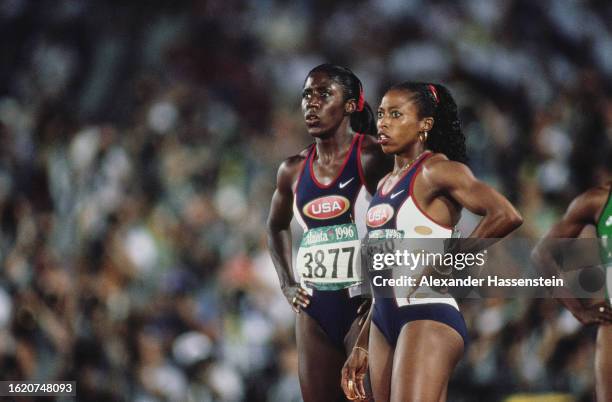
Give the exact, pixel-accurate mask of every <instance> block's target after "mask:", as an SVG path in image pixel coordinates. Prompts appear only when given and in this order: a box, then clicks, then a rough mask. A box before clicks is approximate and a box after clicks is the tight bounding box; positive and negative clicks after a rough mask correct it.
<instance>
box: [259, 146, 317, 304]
mask: <svg viewBox="0 0 612 402" xmlns="http://www.w3.org/2000/svg"><path fill="white" fill-rule="evenodd" d="M303 159H304V158H303V157H302V156H294V157H291V158H289V159H287V160H286V161H285V162H283V163H282V164H281V166H280V167H279V169H278V174H277V177H276V190H275V191H274V195H273V196H272V202H271V205H270V214H269V215H268V221H267V224H266V226H267V230H268V248H269V249H270V255H271V256H272V262H273V263H274V268H276V273H277V275H278V279H279V281H280V285H281V289H282V291H283V294H284V295H285V297H286V298H287V301H288V302H289V304H290V305H291V307H292V308H293V309H294V310H295V311H296V312H298V313H299V311H300V307H306V306H308V303H309V296H308V293H307V292H306V291H305V290H304V289H302V288H301V287H300V286H299V285H298V284H297V283H296V281H295V279H294V277H293V270H292V254H291V250H292V246H291V230H290V224H291V219H292V218H293V210H292V207H293V189H292V186H293V183H294V182H295V178H296V177H297V175H298V174H299V168H300V166H301V162H302V161H303Z"/></svg>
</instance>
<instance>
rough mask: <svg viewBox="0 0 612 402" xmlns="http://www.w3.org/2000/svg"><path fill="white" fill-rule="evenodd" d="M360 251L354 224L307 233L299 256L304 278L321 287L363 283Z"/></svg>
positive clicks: (300, 268)
mask: <svg viewBox="0 0 612 402" xmlns="http://www.w3.org/2000/svg"><path fill="white" fill-rule="evenodd" d="M358 250H359V239H358V237H357V228H356V227H355V225H354V224H345V225H334V226H326V227H321V228H315V229H311V230H309V231H307V232H306V233H304V236H303V238H302V243H301V245H300V249H299V251H298V255H297V267H298V271H299V274H300V277H301V278H303V279H308V280H309V281H311V282H321V283H334V282H346V281H354V280H359V270H358V269H357V264H359V260H360V254H359V252H358Z"/></svg>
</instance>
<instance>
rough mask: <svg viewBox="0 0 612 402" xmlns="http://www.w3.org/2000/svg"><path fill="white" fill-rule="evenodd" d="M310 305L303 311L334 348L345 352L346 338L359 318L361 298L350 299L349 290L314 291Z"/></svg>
mask: <svg viewBox="0 0 612 402" xmlns="http://www.w3.org/2000/svg"><path fill="white" fill-rule="evenodd" d="M312 291H313V294H312V296H311V297H310V304H309V305H308V307H306V308H305V309H303V310H304V311H305V312H306V313H307V314H308V315H309V316H310V317H312V318H313V319H314V320H315V321H316V322H317V323H318V324H319V325H320V326H321V328H323V331H324V332H325V333H326V334H327V336H328V337H329V339H330V340H331V342H332V343H333V344H334V346H336V347H338V348H339V349H341V350H344V337H345V336H346V334H347V333H348V332H349V330H350V329H351V325H353V322H354V321H355V319H356V318H357V309H359V306H360V305H361V303H362V302H363V299H362V298H361V297H350V296H349V292H348V289H340V290H317V289H312Z"/></svg>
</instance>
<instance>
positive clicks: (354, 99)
mask: <svg viewBox="0 0 612 402" xmlns="http://www.w3.org/2000/svg"><path fill="white" fill-rule="evenodd" d="M302 112H303V114H304V119H305V122H306V127H307V129H308V133H309V134H310V135H311V136H312V137H313V139H314V143H313V144H311V145H310V146H308V147H307V148H306V149H304V150H303V151H302V152H300V153H299V154H297V155H295V156H292V157H289V158H288V159H286V160H285V161H284V162H283V163H282V164H281V166H280V168H279V170H278V176H277V186H276V191H275V192H274V196H273V197H272V204H271V207H270V215H269V217H268V224H267V226H268V244H269V247H270V253H271V255H272V260H273V262H274V266H275V268H276V271H277V274H278V277H279V280H280V283H281V288H282V291H283V293H284V295H285V297H286V298H287V301H288V302H289V304H290V305H291V307H292V308H293V309H294V310H295V312H296V313H300V312H301V311H302V310H303V311H304V313H305V314H298V315H297V320H296V327H297V328H296V334H297V348H298V356H299V357H298V359H299V362H298V363H299V378H300V387H301V389H302V396H303V399H304V401H305V402H311V401H312V402H330V401H339V400H345V399H344V395H343V393H342V389H341V388H340V370H341V368H342V365H343V363H344V361H345V360H346V356H347V351H350V350H351V348H352V345H353V343H354V341H355V338H356V336H357V334H358V333H359V328H358V324H357V322H358V319H357V318H358V308H359V306H360V305H361V304H362V302H363V300H362V298H361V297H355V296H354V292H352V291H351V290H355V289H356V286H355V285H356V284H358V283H359V281H360V278H359V277H358V273H359V272H360V270H359V252H360V249H359V237H358V233H357V232H358V230H357V227H356V218H361V219H363V217H364V216H365V207H366V206H367V204H366V205H364V210H363V211H362V212H361V213H359V212H356V211H355V203H356V200H357V199H358V198H359V195H360V193H362V192H363V191H367V192H369V193H373V192H374V191H375V190H376V183H377V182H378V181H379V180H380V179H381V177H382V176H384V175H385V174H386V173H387V172H389V171H390V170H391V160H390V158H388V157H386V156H385V155H384V154H383V152H382V151H381V148H380V145H378V144H377V142H376V140H375V138H374V136H373V135H374V134H375V131H376V126H375V120H374V115H373V113H372V110H371V109H370V107H369V106H368V104H367V103H366V102H365V100H364V97H363V89H362V85H361V82H360V81H359V79H358V78H357V77H356V76H355V74H353V73H352V72H351V71H350V70H348V69H347V68H344V67H340V66H335V65H331V64H323V65H320V66H318V67H316V68H314V69H313V70H312V71H310V73H309V74H308V77H307V78H306V81H305V83H304V89H303V91H302ZM365 134H370V135H365ZM293 217H295V218H296V219H297V221H298V222H299V223H300V224H301V226H302V227H303V229H304V235H303V237H302V241H301V245H300V249H299V252H298V255H297V261H296V264H295V266H296V270H297V272H298V274H299V277H300V280H299V282H298V281H296V280H295V279H294V276H293V264H292V253H291V233H290V230H289V224H290V222H291V219H292V218H293ZM362 222H363V221H362Z"/></svg>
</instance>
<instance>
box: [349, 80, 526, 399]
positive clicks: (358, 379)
mask: <svg viewBox="0 0 612 402" xmlns="http://www.w3.org/2000/svg"><path fill="white" fill-rule="evenodd" d="M377 117H378V123H377V127H378V138H379V142H380V144H381V145H382V148H383V151H384V152H385V153H386V154H393V155H395V167H394V169H393V171H392V172H391V173H390V174H389V175H387V177H385V178H384V179H383V180H382V181H381V183H380V184H379V186H378V190H377V192H376V194H375V195H374V197H373V198H372V201H371V203H370V207H369V209H368V213H367V218H366V224H367V227H368V233H369V235H370V237H389V236H392V237H401V238H412V239H414V238H437V239H440V238H443V239H446V238H450V237H452V235H453V232H454V226H455V225H456V224H457V222H458V221H459V218H460V214H461V210H462V208H466V209H468V210H469V211H471V212H473V213H475V214H477V215H480V216H482V217H483V218H482V220H481V221H480V223H479V225H478V226H477V227H476V228H475V230H474V231H473V232H472V233H471V235H470V237H471V238H501V237H504V236H506V235H507V234H509V233H510V232H512V231H513V230H514V229H516V228H517V227H518V226H519V225H520V224H521V222H522V218H521V217H520V215H519V214H518V212H517V211H516V210H515V209H514V207H513V206H512V205H511V204H510V202H508V200H506V198H504V197H503V196H502V195H501V194H499V193H498V192H497V191H495V190H494V189H493V188H491V187H489V186H488V185H486V184H484V183H482V182H480V181H478V180H477V179H476V178H475V177H474V176H473V174H472V172H471V171H470V169H469V168H468V167H467V166H466V165H465V164H464V162H465V161H466V155H465V137H464V135H463V133H462V132H461V127H460V123H459V119H458V117H457V106H456V104H455V101H454V100H453V98H452V97H451V95H450V93H449V92H448V90H447V89H446V88H445V87H443V86H442V85H434V84H429V83H412V82H410V83H403V84H399V85H396V86H393V87H392V88H391V89H389V90H388V91H387V92H386V94H385V96H384V97H383V99H382V101H381V104H380V107H379V108H378V113H377ZM474 244H475V247H474V249H470V250H468V249H465V248H464V247H462V249H461V250H458V251H461V252H476V251H479V250H478V249H476V246H478V243H474ZM470 247H471V246H470ZM454 251H457V250H454ZM450 268H451V270H452V267H450ZM421 290H423V291H424V293H425V294H427V295H428V296H426V297H424V298H417V297H413V296H412V295H410V296H409V297H404V298H388V297H387V298H385V297H377V296H376V292H374V295H375V302H374V304H373V306H372V308H371V311H370V317H371V322H372V325H370V328H369V331H367V330H366V329H365V327H364V330H363V331H362V333H361V334H360V337H359V339H358V342H357V346H356V347H355V348H354V349H353V352H352V353H351V355H350V356H349V359H348V361H347V363H346V364H345V366H344V368H343V376H342V377H343V380H342V386H343V389H344V390H345V393H346V395H347V397H348V398H349V399H358V398H361V397H363V396H364V394H365V393H364V390H363V377H364V375H365V372H366V371H367V366H368V363H369V367H370V379H371V382H372V389H373V391H374V399H375V400H376V401H394V402H396V401H397V402H399V401H418V402H440V401H445V400H446V391H447V385H448V381H449V378H450V376H451V373H452V371H453V369H454V367H455V365H456V364H457V362H458V361H459V359H460V358H461V356H462V354H463V351H464V348H465V346H466V343H467V329H466V327H465V323H464V321H463V317H462V315H461V313H460V311H459V307H458V305H457V302H456V301H455V299H454V298H452V297H450V296H449V295H445V294H440V293H438V292H436V291H435V290H433V289H419V290H418V291H421ZM368 321H370V320H368ZM368 332H369V344H368ZM366 346H368V349H369V356H368V351H367V350H366Z"/></svg>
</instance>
